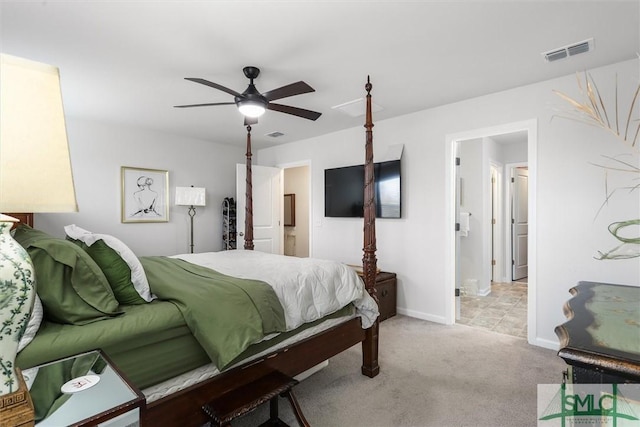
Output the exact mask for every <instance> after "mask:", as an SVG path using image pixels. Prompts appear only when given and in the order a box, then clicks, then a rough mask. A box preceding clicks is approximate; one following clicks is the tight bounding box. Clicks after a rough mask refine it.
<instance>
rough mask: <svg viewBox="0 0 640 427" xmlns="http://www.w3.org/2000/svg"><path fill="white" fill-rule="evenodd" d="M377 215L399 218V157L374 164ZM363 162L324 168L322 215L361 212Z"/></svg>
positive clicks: (348, 215)
mask: <svg viewBox="0 0 640 427" xmlns="http://www.w3.org/2000/svg"><path fill="white" fill-rule="evenodd" d="M374 174H375V181H376V185H375V199H376V218H400V217H401V216H400V215H401V203H400V199H401V198H400V182H401V179H400V160H391V161H388V162H380V163H375V164H374ZM363 206H364V165H356V166H346V167H341V168H333V169H325V171H324V216H325V217H339V218H349V217H351V218H358V217H360V218H362V217H363V216H364V208H363Z"/></svg>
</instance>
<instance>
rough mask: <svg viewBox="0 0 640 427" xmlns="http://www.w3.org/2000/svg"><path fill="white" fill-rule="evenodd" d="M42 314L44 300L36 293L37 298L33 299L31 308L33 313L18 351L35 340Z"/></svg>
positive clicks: (19, 343)
mask: <svg viewBox="0 0 640 427" xmlns="http://www.w3.org/2000/svg"><path fill="white" fill-rule="evenodd" d="M42 316H43V311H42V301H40V297H38V294H36V297H35V300H34V301H33V308H32V309H31V315H30V317H29V321H28V322H27V328H26V329H25V330H24V335H23V336H22V338H20V341H19V342H18V352H20V351H22V349H23V348H25V347H26V346H27V344H29V343H30V342H31V341H33V337H35V336H36V332H38V329H40V323H42Z"/></svg>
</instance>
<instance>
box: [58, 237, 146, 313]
mask: <svg viewBox="0 0 640 427" xmlns="http://www.w3.org/2000/svg"><path fill="white" fill-rule="evenodd" d="M67 240H70V241H71V242H73V243H75V244H76V245H78V246H80V247H81V248H82V249H84V250H85V251H86V252H87V253H88V254H89V256H90V257H91V258H92V259H93V260H94V261H95V262H96V264H98V267H100V268H101V269H102V272H103V273H104V275H105V277H106V278H107V281H108V282H109V285H110V286H111V290H112V291H113V294H114V295H115V296H116V299H117V300H118V302H119V303H120V304H126V305H132V304H134V305H135V304H146V303H147V301H145V300H144V299H142V297H141V296H140V295H139V294H138V292H137V291H136V289H135V286H134V285H133V282H131V268H129V265H128V264H127V263H126V262H124V260H123V259H122V257H121V256H120V255H118V253H117V252H116V251H114V250H113V249H111V248H110V247H109V246H108V245H107V244H106V243H105V242H104V240H102V239H100V240H96V242H95V243H94V244H93V245H91V246H87V245H86V244H85V243H84V242H82V241H81V240H73V239H71V237H69V236H67Z"/></svg>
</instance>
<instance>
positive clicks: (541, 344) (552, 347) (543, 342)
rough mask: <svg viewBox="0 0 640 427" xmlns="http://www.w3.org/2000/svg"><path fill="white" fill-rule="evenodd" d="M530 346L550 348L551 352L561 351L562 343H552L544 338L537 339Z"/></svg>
mask: <svg viewBox="0 0 640 427" xmlns="http://www.w3.org/2000/svg"><path fill="white" fill-rule="evenodd" d="M529 344H532V345H537V346H538V347H544V348H548V349H549V350H555V351H558V350H560V343H559V342H558V341H551V340H547V339H544V338H536V339H535V340H534V341H533V342H529Z"/></svg>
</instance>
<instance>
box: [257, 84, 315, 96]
mask: <svg viewBox="0 0 640 427" xmlns="http://www.w3.org/2000/svg"><path fill="white" fill-rule="evenodd" d="M309 92H315V89H314V88H312V87H311V86H309V85H308V84H306V83H305V82H303V81H300V82H296V83H291V84H290V85H286V86H282V87H279V88H277V89H273V90H270V91H269V92H265V93H263V94H262V96H264V97H265V98H267V99H268V100H269V101H275V100H276V99H282V98H287V97H289V96H294V95H300V94H303V93H309Z"/></svg>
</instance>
